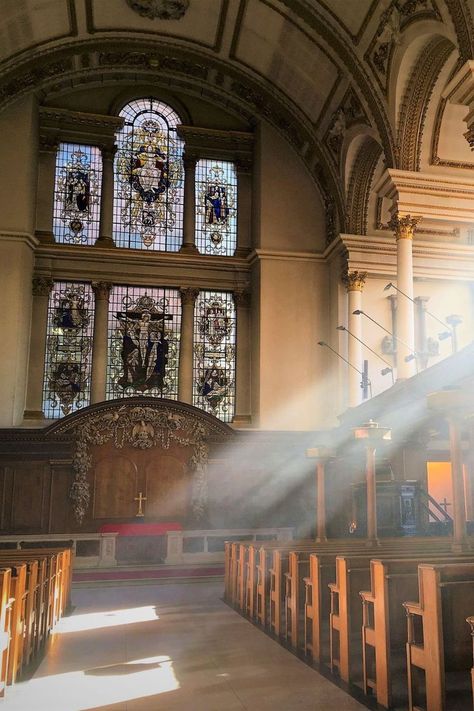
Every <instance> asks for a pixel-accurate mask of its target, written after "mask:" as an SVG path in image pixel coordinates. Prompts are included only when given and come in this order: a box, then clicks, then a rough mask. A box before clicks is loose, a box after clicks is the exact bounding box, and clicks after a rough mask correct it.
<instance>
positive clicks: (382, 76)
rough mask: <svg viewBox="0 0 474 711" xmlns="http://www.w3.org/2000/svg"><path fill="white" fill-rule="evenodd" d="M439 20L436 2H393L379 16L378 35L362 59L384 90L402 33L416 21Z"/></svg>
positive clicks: (399, 0)
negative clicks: (369, 66) (365, 61)
mask: <svg viewBox="0 0 474 711" xmlns="http://www.w3.org/2000/svg"><path fill="white" fill-rule="evenodd" d="M426 19H430V20H438V21H441V19H442V18H441V15H440V13H439V10H438V8H437V6H436V3H435V0H392V2H391V3H390V5H389V6H388V7H387V9H386V10H385V12H383V13H382V15H381V17H380V22H379V26H378V29H377V32H376V34H375V36H374V38H373V40H372V42H371V44H370V46H369V49H368V50H367V53H366V55H365V59H366V60H367V61H368V63H369V64H370V65H371V67H372V69H373V70H374V74H375V76H376V78H377V80H378V82H379V84H380V86H381V87H382V89H383V90H384V91H386V90H387V80H388V76H389V74H390V63H391V60H392V55H393V52H394V49H395V47H397V46H398V45H400V44H402V41H403V38H402V33H403V31H404V30H405V29H406V28H407V27H408V25H410V24H411V23H412V22H414V21H417V20H426Z"/></svg>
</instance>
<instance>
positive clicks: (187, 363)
mask: <svg viewBox="0 0 474 711" xmlns="http://www.w3.org/2000/svg"><path fill="white" fill-rule="evenodd" d="M179 291H180V294H181V340H180V344H179V376H178V399H179V400H181V402H188V403H190V404H192V402H193V341H194V338H193V334H194V304H195V303H196V299H197V297H198V296H199V289H184V288H183V289H180V290H179Z"/></svg>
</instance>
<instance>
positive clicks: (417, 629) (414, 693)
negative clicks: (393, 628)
mask: <svg viewBox="0 0 474 711" xmlns="http://www.w3.org/2000/svg"><path fill="white" fill-rule="evenodd" d="M418 587H419V601H418V602H405V603H404V607H405V610H406V613H407V625H408V629H407V644H406V653H407V676H408V703H409V709H410V711H419V710H420V709H426V711H444V709H445V708H446V671H447V669H448V670H457V671H462V670H465V672H466V675H468V674H469V670H470V668H471V665H472V648H471V638H470V634H469V631H468V629H467V627H466V624H465V619H466V617H467V616H468V614H469V612H470V611H471V610H472V608H473V605H474V563H448V564H442V565H431V564H425V563H424V564H422V565H420V566H419V568H418ZM415 670H421V671H422V672H424V676H425V689H426V692H425V694H424V696H425V700H422V698H421V697H422V696H423V694H422V691H421V688H420V685H419V684H418V683H417V679H416V675H415ZM423 703H424V705H422V704H423Z"/></svg>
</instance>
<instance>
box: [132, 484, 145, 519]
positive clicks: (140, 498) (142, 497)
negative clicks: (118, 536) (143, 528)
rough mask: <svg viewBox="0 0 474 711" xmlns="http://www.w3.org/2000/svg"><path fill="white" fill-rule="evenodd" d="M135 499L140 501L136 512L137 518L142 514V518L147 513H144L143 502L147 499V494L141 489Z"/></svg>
mask: <svg viewBox="0 0 474 711" xmlns="http://www.w3.org/2000/svg"><path fill="white" fill-rule="evenodd" d="M134 501H138V512H137V513H136V514H135V518H137V517H138V516H140V518H142V517H143V516H144V515H145V514H144V513H143V509H142V503H143V501H146V496H143V495H142V492H141V491H140V493H139V494H138V496H135V498H134Z"/></svg>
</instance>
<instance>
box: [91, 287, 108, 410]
mask: <svg viewBox="0 0 474 711" xmlns="http://www.w3.org/2000/svg"><path fill="white" fill-rule="evenodd" d="M111 288H112V284H109V283H108V282H105V281H96V282H93V283H92V290H93V292H94V296H95V311H94V340H93V346H92V373H91V404H92V405H93V404H94V403H96V402H103V401H104V400H105V387H106V378H107V327H108V317H109V296H110V290H111Z"/></svg>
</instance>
